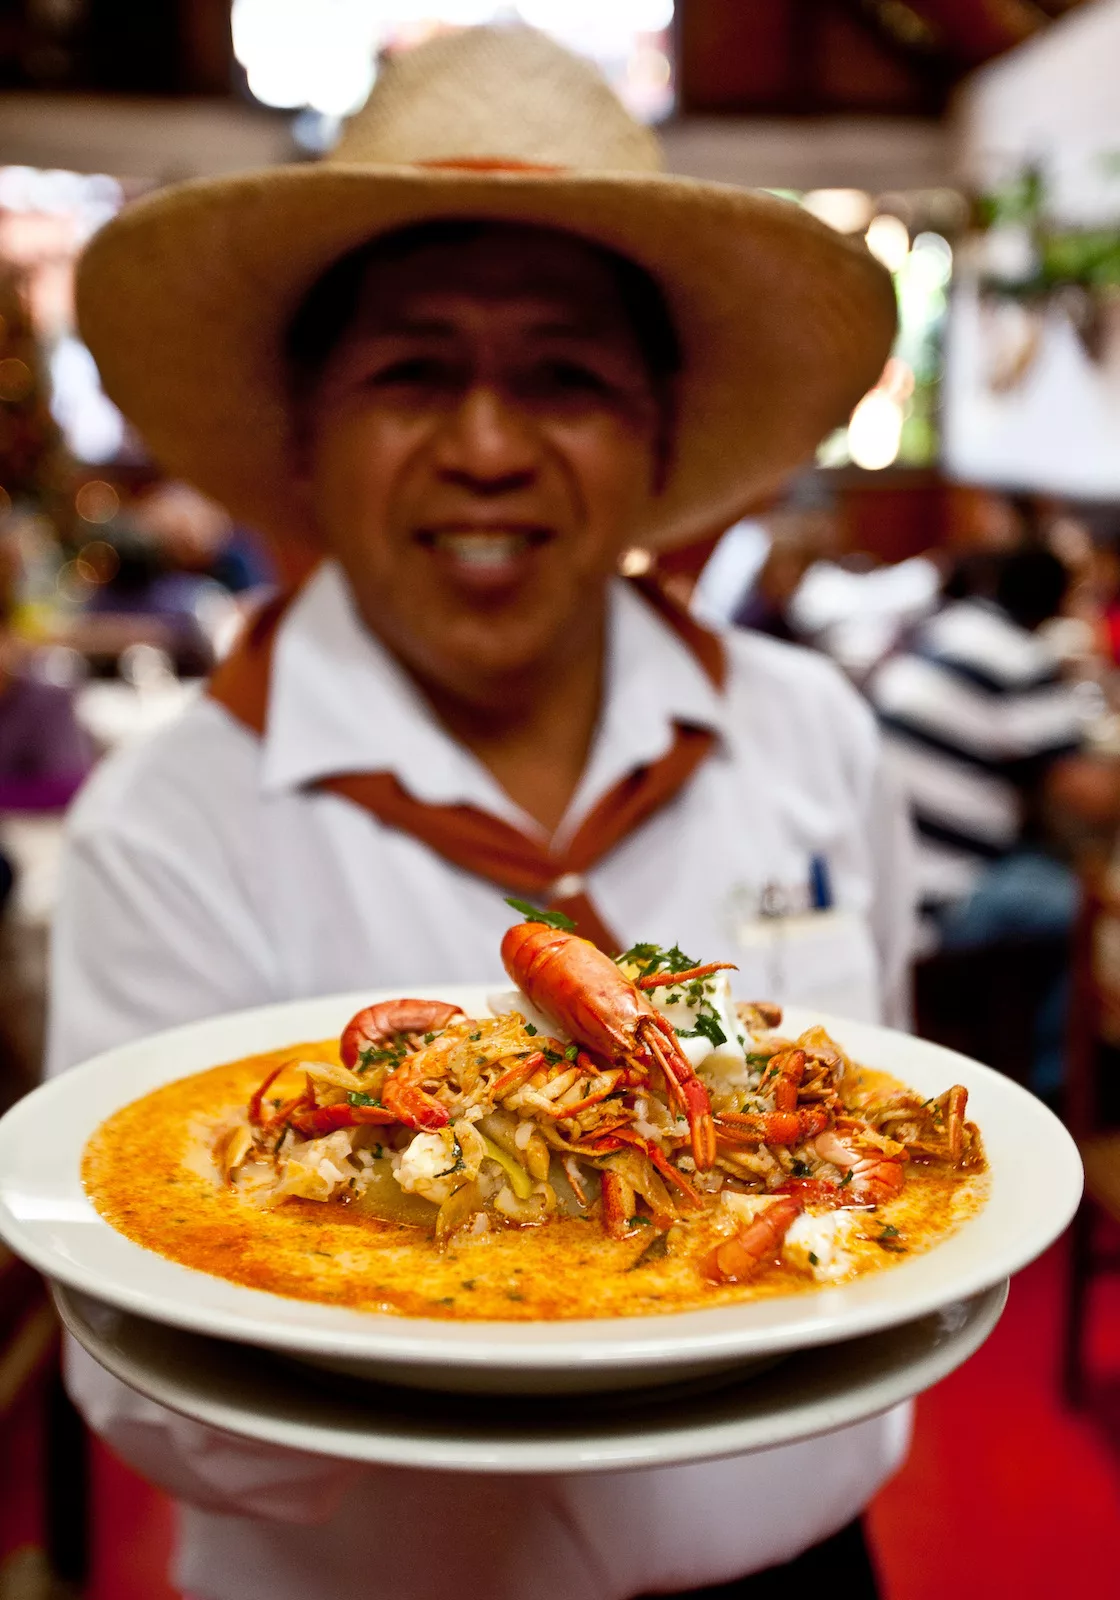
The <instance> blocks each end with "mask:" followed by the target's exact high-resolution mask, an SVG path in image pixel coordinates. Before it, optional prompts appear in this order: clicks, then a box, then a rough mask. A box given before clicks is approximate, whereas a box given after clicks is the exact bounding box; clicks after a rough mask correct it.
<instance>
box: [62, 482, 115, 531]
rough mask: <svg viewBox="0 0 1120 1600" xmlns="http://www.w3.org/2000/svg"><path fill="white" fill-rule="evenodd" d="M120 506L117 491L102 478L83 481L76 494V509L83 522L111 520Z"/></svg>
mask: <svg viewBox="0 0 1120 1600" xmlns="http://www.w3.org/2000/svg"><path fill="white" fill-rule="evenodd" d="M120 508H121V501H120V496H119V495H118V494H117V491H116V490H115V489H114V488H113V485H112V484H111V483H105V482H104V480H103V479H101V478H93V479H91V480H90V482H89V483H83V484H82V487H81V488H80V489H79V490H78V492H77V494H76V495H75V496H74V509H75V510H76V511H77V513H78V515H79V516H80V517H81V519H82V521H83V522H111V521H112V519H113V518H114V517H115V516H116V514H117V512H118V511H119V510H120Z"/></svg>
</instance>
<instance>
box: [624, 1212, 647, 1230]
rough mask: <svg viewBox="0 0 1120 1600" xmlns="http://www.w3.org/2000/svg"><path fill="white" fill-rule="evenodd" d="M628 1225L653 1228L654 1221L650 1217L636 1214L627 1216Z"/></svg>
mask: <svg viewBox="0 0 1120 1600" xmlns="http://www.w3.org/2000/svg"><path fill="white" fill-rule="evenodd" d="M626 1226H627V1227H628V1228H652V1227H653V1223H652V1222H651V1221H650V1219H649V1218H648V1217H639V1216H637V1215H634V1216H632V1217H627V1219H626Z"/></svg>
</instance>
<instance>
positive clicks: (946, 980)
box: [913, 934, 1070, 1087]
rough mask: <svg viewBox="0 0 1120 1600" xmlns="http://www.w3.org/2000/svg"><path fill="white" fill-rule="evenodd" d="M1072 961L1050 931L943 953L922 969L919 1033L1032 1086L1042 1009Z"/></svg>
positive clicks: (917, 979) (918, 969)
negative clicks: (1039, 1012)
mask: <svg viewBox="0 0 1120 1600" xmlns="http://www.w3.org/2000/svg"><path fill="white" fill-rule="evenodd" d="M1069 960H1070V942H1069V939H1068V938H1065V937H1061V936H1055V935H1049V934H1048V935H1045V936H1034V935H1032V936H1027V937H1023V938H1020V939H1001V940H1000V941H999V942H998V943H995V944H990V945H984V946H981V947H979V948H975V949H967V950H938V951H936V952H935V953H934V954H932V955H929V956H926V957H924V958H923V959H922V960H921V961H918V962H917V963H916V964H915V967H914V996H913V999H914V1032H915V1033H916V1034H917V1035H918V1037H919V1038H921V1039H929V1040H930V1041H931V1042H932V1043H933V1044H940V1045H944V1046H946V1048H947V1049H950V1050H959V1051H960V1053H961V1054H962V1055H966V1056H972V1057H973V1058H974V1059H975V1060H977V1061H982V1062H984V1064H985V1065H986V1066H989V1067H994V1068H995V1070H996V1071H997V1072H1001V1073H1002V1074H1003V1075H1004V1077H1005V1078H1012V1079H1014V1081H1015V1082H1016V1083H1021V1084H1022V1085H1023V1086H1024V1087H1028V1086H1029V1079H1030V1074H1031V1067H1032V1065H1033V1062H1034V1056H1035V1024H1036V1022H1037V1018H1038V1009H1039V1004H1040V1001H1041V999H1042V997H1043V996H1045V995H1047V994H1048V993H1049V992H1050V991H1051V990H1052V988H1053V985H1054V984H1055V983H1056V982H1057V980H1058V979H1059V978H1060V976H1061V974H1062V973H1063V972H1065V971H1066V970H1067V968H1068V965H1069Z"/></svg>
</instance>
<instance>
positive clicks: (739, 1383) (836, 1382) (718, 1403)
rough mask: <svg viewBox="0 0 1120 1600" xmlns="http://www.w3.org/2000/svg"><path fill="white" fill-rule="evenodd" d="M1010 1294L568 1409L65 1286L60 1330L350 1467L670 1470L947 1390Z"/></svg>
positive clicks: (119, 1366)
mask: <svg viewBox="0 0 1120 1600" xmlns="http://www.w3.org/2000/svg"><path fill="white" fill-rule="evenodd" d="M1006 1300H1007V1282H1006V1279H1005V1280H1004V1281H1003V1282H1002V1283H997V1284H996V1285H995V1286H994V1287H993V1288H991V1289H986V1290H985V1291H984V1293H983V1294H979V1295H974V1296H973V1298H972V1299H971V1300H966V1301H963V1302H960V1303H958V1304H955V1305H951V1306H945V1307H944V1308H943V1309H942V1310H941V1311H935V1312H932V1313H931V1314H930V1315H929V1316H927V1317H920V1318H919V1319H918V1320H917V1321H916V1322H907V1323H905V1324H904V1325H903V1326H902V1327H900V1328H890V1329H888V1330H887V1331H886V1332H883V1333H871V1334H867V1335H865V1336H864V1337H863V1338H862V1339H850V1340H847V1341H846V1342H845V1343H844V1344H839V1345H826V1346H825V1348H824V1349H822V1350H802V1351H797V1352H795V1353H794V1354H793V1355H790V1356H787V1357H785V1358H784V1359H781V1360H779V1362H778V1364H777V1365H776V1366H772V1367H770V1368H769V1369H768V1370H767V1371H766V1373H765V1374H763V1375H760V1376H756V1377H755V1378H753V1379H750V1380H748V1381H746V1382H744V1381H743V1380H741V1379H738V1378H734V1379H731V1380H727V1379H723V1380H720V1379H716V1380H712V1379H710V1378H709V1379H708V1380H706V1381H703V1380H702V1381H700V1382H695V1381H694V1382H693V1383H691V1384H687V1385H681V1386H680V1388H679V1389H673V1388H668V1389H665V1388H661V1389H656V1390H648V1389H647V1390H645V1391H643V1392H640V1393H634V1392H630V1393H628V1394H626V1395H624V1396H612V1395H596V1396H595V1397H594V1398H591V1397H588V1398H587V1399H585V1401H584V1402H583V1404H580V1405H573V1404H571V1403H568V1404H566V1405H563V1406H557V1405H555V1404H542V1403H541V1400H540V1399H539V1398H528V1397H526V1398H525V1399H523V1400H521V1401H520V1402H518V1401H516V1400H515V1401H511V1400H509V1399H506V1400H503V1401H502V1402H501V1403H499V1404H495V1401H494V1399H493V1397H492V1396H487V1397H483V1396H479V1395H446V1394H424V1393H421V1392H418V1391H417V1390H415V1389H397V1388H391V1387H390V1386H389V1385H387V1384H375V1383H355V1382H353V1381H352V1380H347V1381H346V1382H345V1383H344V1382H343V1380H341V1379H335V1380H333V1381H332V1382H330V1384H329V1386H328V1385H326V1383H325V1380H324V1379H323V1378H322V1377H319V1376H317V1375H314V1374H312V1373H309V1372H306V1371H300V1370H297V1369H293V1367H292V1365H291V1364H290V1363H289V1362H287V1361H285V1360H284V1359H283V1358H278V1357H276V1356H270V1355H269V1354H268V1353H266V1352H264V1351H261V1350H252V1349H249V1348H247V1347H246V1346H245V1345H236V1344H229V1343H227V1342H226V1341H224V1340H220V1339H207V1338H204V1337H202V1336H201V1335H199V1334H197V1333H183V1332H182V1331H181V1330H180V1329H178V1328H168V1327H165V1326H164V1325H162V1324H161V1323H158V1322H148V1321H147V1320H146V1319H145V1318H143V1317H134V1316H130V1315H129V1314H128V1312H126V1311H116V1310H114V1309H113V1308H112V1307H111V1306H104V1305H101V1304H100V1303H99V1302H98V1301H96V1300H91V1299H89V1298H88V1297H87V1296H85V1295H81V1294H78V1293H76V1292H75V1291H74V1290H72V1289H64V1288H62V1287H60V1286H59V1285H56V1286H55V1304H56V1305H57V1306H58V1309H59V1313H60V1314H61V1316H62V1320H63V1321H64V1323H65V1324H66V1326H67V1328H69V1330H70V1332H71V1333H72V1334H73V1335H74V1336H75V1338H77V1339H78V1341H79V1342H80V1343H81V1344H83V1345H84V1346H85V1348H86V1349H87V1350H88V1351H89V1352H90V1354H91V1355H92V1356H93V1357H94V1359H95V1360H97V1361H100V1363H101V1365H102V1366H104V1367H108V1369H109V1371H110V1372H113V1373H115V1374H116V1376H117V1377H118V1378H121V1379H122V1380H123V1381H124V1382H125V1383H127V1384H129V1385H131V1387H132V1388H134V1389H139V1391H140V1392H141V1394H146V1395H148V1396H149V1397H150V1398H151V1399H153V1400H157V1401H159V1402H160V1404H161V1405H165V1406H169V1407H170V1408H171V1409H172V1410H173V1411H178V1412H180V1413H181V1414H182V1415H184V1416H187V1417H191V1418H193V1419H194V1420H195V1421H196V1422H204V1423H207V1424H209V1425H210V1426H211V1427H214V1428H222V1429H224V1430H225V1431H226V1432H227V1433H235V1434H240V1435H241V1436H242V1437H243V1438H247V1439H255V1440H258V1441H260V1442H262V1443H266V1444H274V1445H286V1446H288V1447H289V1448H291V1449H293V1450H308V1451H311V1452H313V1453H315V1454H319V1455H329V1456H335V1457H340V1458H341V1459H343V1460H348V1461H363V1462H367V1463H376V1464H378V1465H381V1466H396V1467H426V1468H429V1469H432V1470H442V1471H445V1472H501V1473H508V1472H549V1473H554V1472H564V1473H569V1472H603V1471H611V1470H619V1469H621V1468H623V1467H652V1466H673V1465H675V1464H677V1463H678V1462H682V1461H708V1460H713V1459H715V1458H716V1457H719V1456H729V1455H742V1454H745V1453H747V1452H748V1451H751V1450H766V1449H769V1448H771V1447H772V1446H774V1445H779V1444H792V1443H793V1442H794V1441H795V1440H797V1439H806V1438H809V1437H811V1436H813V1435H815V1434H820V1433H830V1432H831V1431H832V1430H833V1429H834V1428H842V1427H846V1426H847V1425H848V1424H849V1423H854V1422H862V1421H863V1420H864V1419H865V1418H867V1417H873V1416H876V1415H878V1414H879V1413H880V1412H883V1411H886V1410H888V1409H889V1408H890V1407H891V1406H893V1405H897V1404H898V1403H899V1401H901V1400H908V1399H909V1398H910V1397H911V1396H912V1395H915V1394H921V1392H922V1391H923V1390H924V1389H929V1388H931V1387H932V1385H933V1384H935V1383H939V1382H940V1381H941V1379H942V1378H944V1377H946V1376H947V1375H948V1374H949V1373H950V1372H952V1371H954V1370H955V1368H957V1367H959V1366H960V1365H961V1363H962V1362H964V1361H967V1360H968V1358H969V1356H971V1355H972V1354H973V1353H974V1352H975V1351H976V1350H978V1349H979V1348H980V1346H981V1345H982V1344H983V1342H984V1340H985V1339H986V1338H987V1337H988V1335H989V1334H990V1333H991V1331H992V1329H993V1328H994V1327H995V1325H996V1323H997V1322H998V1321H999V1318H1000V1313H1001V1312H1002V1311H1003V1307H1004V1304H1005V1302H1006ZM344 1391H345V1392H344Z"/></svg>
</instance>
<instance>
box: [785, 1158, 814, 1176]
mask: <svg viewBox="0 0 1120 1600" xmlns="http://www.w3.org/2000/svg"><path fill="white" fill-rule="evenodd" d="M790 1170H791V1171H792V1173H793V1175H794V1177H795V1178H808V1177H810V1176H811V1175H812V1171H813V1169H812V1167H811V1166H809V1164H808V1162H806V1161H797V1160H795V1161H794V1163H793V1166H792V1167H791V1169H790Z"/></svg>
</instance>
